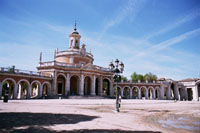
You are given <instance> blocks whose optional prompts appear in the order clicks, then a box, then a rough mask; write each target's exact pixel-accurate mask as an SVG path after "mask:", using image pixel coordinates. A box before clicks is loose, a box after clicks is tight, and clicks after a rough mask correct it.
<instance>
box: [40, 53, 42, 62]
mask: <svg viewBox="0 0 200 133" xmlns="http://www.w3.org/2000/svg"><path fill="white" fill-rule="evenodd" d="M41 62H42V52H40V63H41Z"/></svg>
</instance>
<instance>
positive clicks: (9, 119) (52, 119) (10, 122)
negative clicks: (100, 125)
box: [0, 112, 98, 132]
mask: <svg viewBox="0 0 200 133" xmlns="http://www.w3.org/2000/svg"><path fill="white" fill-rule="evenodd" d="M95 118H98V117H96V116H88V115H81V114H51V113H27V112H20V113H13V112H6V113H0V132H1V130H2V129H5V130H12V129H13V128H14V127H26V126H27V127H34V126H51V125H54V124H76V123H78V122H83V121H91V120H93V119H95Z"/></svg>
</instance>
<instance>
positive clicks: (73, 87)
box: [70, 76, 79, 96]
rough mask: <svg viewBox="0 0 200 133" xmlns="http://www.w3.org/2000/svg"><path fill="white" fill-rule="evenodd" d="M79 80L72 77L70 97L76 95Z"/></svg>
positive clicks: (76, 77)
mask: <svg viewBox="0 0 200 133" xmlns="http://www.w3.org/2000/svg"><path fill="white" fill-rule="evenodd" d="M78 88H79V78H78V76H72V77H71V79H70V95H72V96H74V95H78Z"/></svg>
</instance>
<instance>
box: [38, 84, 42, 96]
mask: <svg viewBox="0 0 200 133" xmlns="http://www.w3.org/2000/svg"><path fill="white" fill-rule="evenodd" d="M37 88H38V98H40V97H42V86H41V85H37Z"/></svg>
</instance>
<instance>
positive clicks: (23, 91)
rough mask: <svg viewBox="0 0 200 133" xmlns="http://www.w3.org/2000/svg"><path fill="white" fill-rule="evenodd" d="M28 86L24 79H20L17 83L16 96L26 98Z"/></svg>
mask: <svg viewBox="0 0 200 133" xmlns="http://www.w3.org/2000/svg"><path fill="white" fill-rule="evenodd" d="M28 88H29V84H28V83H27V82H26V81H20V82H19V83H18V89H17V98H18V99H27V98H28Z"/></svg>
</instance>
